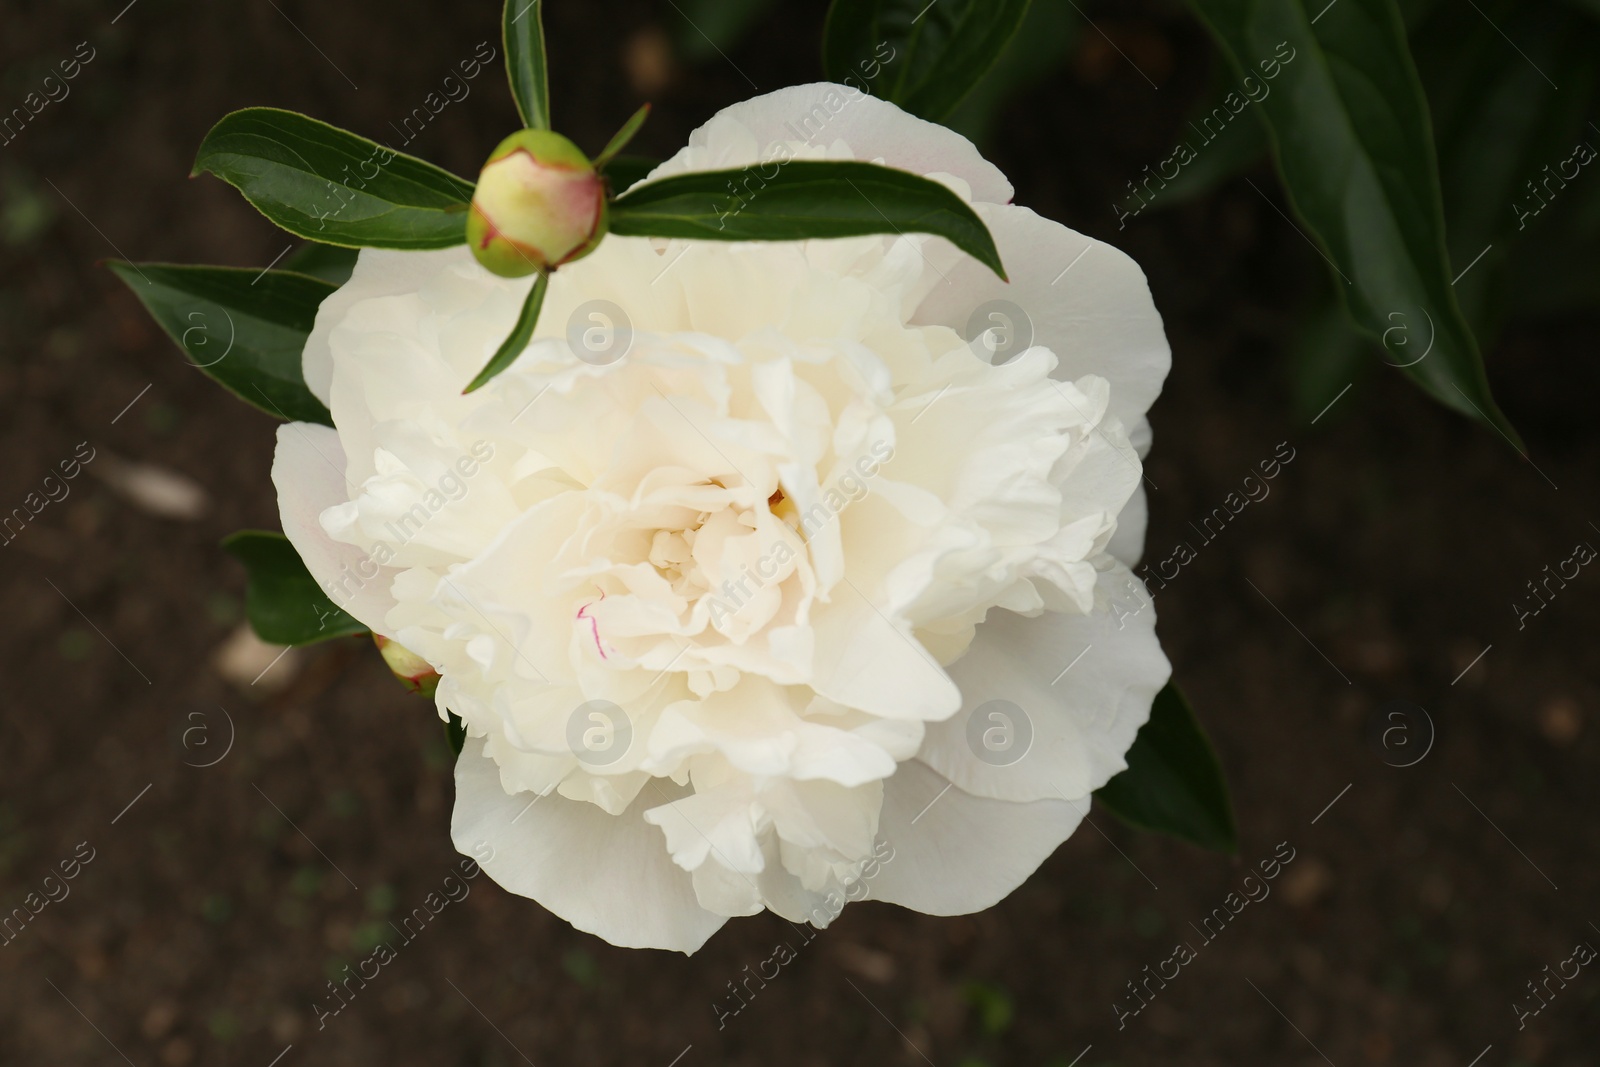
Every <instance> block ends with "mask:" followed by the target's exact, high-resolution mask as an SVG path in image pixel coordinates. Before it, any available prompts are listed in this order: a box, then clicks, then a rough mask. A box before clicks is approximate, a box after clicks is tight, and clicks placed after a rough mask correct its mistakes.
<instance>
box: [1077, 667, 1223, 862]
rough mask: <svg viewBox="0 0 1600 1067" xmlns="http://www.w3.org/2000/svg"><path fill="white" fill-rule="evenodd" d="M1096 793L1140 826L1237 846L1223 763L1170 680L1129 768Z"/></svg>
mask: <svg viewBox="0 0 1600 1067" xmlns="http://www.w3.org/2000/svg"><path fill="white" fill-rule="evenodd" d="M1094 795H1095V798H1096V799H1097V800H1099V801H1100V803H1102V804H1104V805H1105V806H1106V807H1107V808H1108V809H1109V810H1110V811H1111V813H1112V814H1114V815H1116V816H1117V818H1119V819H1121V820H1122V821H1123V822H1126V823H1128V824H1129V825H1131V826H1135V827H1138V828H1139V829H1141V830H1154V831H1156V832H1158V833H1164V834H1171V835H1172V836H1174V837H1179V838H1182V839H1183V840H1185V841H1188V842H1190V843H1192V844H1196V845H1199V846H1200V847H1201V848H1209V849H1215V850H1216V851H1218V852H1233V851H1235V850H1236V849H1237V848H1238V846H1239V840H1238V831H1237V830H1236V829H1235V828H1234V824H1233V806H1232V804H1230V803H1229V801H1228V785H1227V781H1226V780H1225V779H1224V778H1223V776H1222V767H1221V765H1220V764H1218V763H1217V755H1216V753H1215V752H1214V751H1212V748H1211V742H1210V741H1208V740H1206V735H1205V731H1203V730H1201V728H1200V723H1199V722H1198V721H1196V719H1195V717H1194V711H1193V710H1192V709H1190V707H1189V702H1188V701H1187V700H1185V699H1184V696H1183V693H1182V692H1180V691H1179V690H1178V687H1177V686H1176V685H1174V684H1172V683H1171V682H1168V683H1167V685H1166V687H1165V688H1164V689H1162V690H1161V692H1159V693H1157V694H1156V699H1155V704H1154V705H1153V706H1152V707H1151V708H1150V721H1149V722H1147V723H1145V724H1144V726H1143V727H1141V728H1140V730H1139V736H1138V737H1136V738H1134V740H1133V747H1132V748H1130V749H1129V750H1128V769H1127V770H1125V771H1123V772H1122V773H1121V774H1119V775H1117V776H1116V777H1115V778H1113V779H1111V781H1109V782H1107V783H1106V784H1105V785H1103V786H1101V787H1100V788H1099V789H1098V790H1096V791H1095V794H1094Z"/></svg>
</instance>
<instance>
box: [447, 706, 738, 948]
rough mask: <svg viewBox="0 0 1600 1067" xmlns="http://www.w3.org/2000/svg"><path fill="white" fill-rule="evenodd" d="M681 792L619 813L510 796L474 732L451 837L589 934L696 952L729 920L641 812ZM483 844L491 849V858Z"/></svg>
mask: <svg viewBox="0 0 1600 1067" xmlns="http://www.w3.org/2000/svg"><path fill="white" fill-rule="evenodd" d="M683 792H684V790H683V789H681V788H679V787H677V786H674V785H672V784H671V783H670V782H664V783H660V784H658V785H657V786H656V787H655V788H646V789H645V791H644V792H643V793H642V794H640V796H639V798H638V800H636V801H635V802H634V803H633V804H632V805H631V806H630V807H629V808H628V810H627V811H625V812H623V814H621V815H607V814H606V813H605V812H604V811H602V810H601V809H600V808H598V807H596V806H595V805H593V804H587V803H583V802H582V801H574V800H568V799H566V798H565V797H562V796H560V795H556V794H552V795H550V796H545V797H539V798H538V799H537V800H535V796H534V794H531V793H518V794H516V795H515V796H512V795H510V794H508V793H506V792H505V790H503V789H502V788H501V787H500V772H499V770H498V768H497V767H496V766H495V762H494V761H493V760H492V759H489V758H487V757H486V756H484V754H483V742H482V741H481V740H479V739H477V738H468V739H467V745H466V748H465V749H463V750H462V753H461V755H460V757H459V758H458V759H457V760H456V807H455V814H454V815H453V816H452V817H451V820H450V836H451V839H452V840H453V841H454V842H455V846H456V848H457V849H459V850H460V851H461V852H462V853H464V854H467V855H473V856H477V857H479V863H480V864H481V865H482V867H483V869H484V870H485V871H487V872H488V874H489V877H491V878H493V879H494V880H495V881H496V882H498V883H499V884H500V885H501V886H503V887H505V888H506V889H507V890H509V891H510V892H513V893H517V894H520V895H521V896H525V897H532V898H533V899H534V900H537V901H538V902H539V903H540V904H541V905H543V906H544V907H546V908H548V909H549V910H550V911H553V912H555V913H556V914H557V915H559V916H560V917H561V918H563V919H565V920H566V921H567V922H569V923H571V924H572V925H573V926H574V927H576V928H577V929H579V930H582V931H584V932H585V933H591V934H594V935H595V936H597V937H600V938H603V939H604V940H606V941H609V942H610V943H611V944H613V945H617V946H619V947H621V948H664V949H671V950H673V951H676V952H684V953H690V952H694V951H695V950H696V949H698V948H699V947H700V946H701V945H703V944H705V943H706V939H707V938H709V937H710V936H711V935H712V934H714V933H716V931H717V929H718V928H719V927H720V926H721V925H722V924H723V922H724V919H723V917H722V916H720V915H713V914H711V913H710V912H708V911H706V910H705V909H703V908H701V907H700V905H699V903H698V902H697V901H696V900H695V894H694V886H693V884H692V881H691V879H690V877H689V873H688V872H687V871H684V870H682V869H680V868H679V867H678V866H677V865H675V864H674V863H673V862H672V858H671V856H669V855H668V853H667V848H666V843H665V842H664V841H663V839H662V835H661V831H660V830H658V829H656V828H655V827H654V826H651V825H650V824H649V823H647V822H645V821H644V810H645V809H646V808H648V807H651V806H653V805H656V804H659V803H661V799H662V797H663V795H665V796H667V797H669V798H675V797H677V796H680V795H682V794H683ZM529 801H534V803H533V804H532V806H529ZM485 844H487V845H488V846H489V848H491V849H493V854H492V856H491V858H490V859H488V860H487V861H485V860H483V859H482V856H483V854H484V852H485V850H484V849H483V848H482V846H483V845H485Z"/></svg>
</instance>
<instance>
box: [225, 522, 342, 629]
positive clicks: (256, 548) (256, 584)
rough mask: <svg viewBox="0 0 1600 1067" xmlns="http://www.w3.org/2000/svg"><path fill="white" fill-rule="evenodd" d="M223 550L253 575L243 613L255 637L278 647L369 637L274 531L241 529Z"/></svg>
mask: <svg viewBox="0 0 1600 1067" xmlns="http://www.w3.org/2000/svg"><path fill="white" fill-rule="evenodd" d="M222 547H223V548H224V549H226V550H227V551H228V553H229V554H230V555H232V556H233V557H234V558H235V559H237V560H238V561H239V562H240V563H243V564H244V566H245V570H246V571H248V572H249V575H250V584H249V588H248V590H247V591H246V593H245V614H246V615H248V616H249V618H250V626H251V628H252V629H254V630H255V632H256V636H258V637H260V638H261V640H263V641H268V642H270V643H272V644H274V645H309V644H313V643H314V642H317V641H326V640H328V639H329V638H332V637H348V636H350V635H351V634H364V633H367V632H368V631H367V628H366V627H365V626H363V625H361V623H359V622H357V621H356V620H355V619H353V618H351V617H350V616H349V615H347V614H345V612H344V611H342V610H340V609H339V608H336V607H334V606H333V601H332V600H330V599H328V596H327V594H326V593H324V592H323V591H322V587H321V586H319V585H317V580H316V579H315V578H313V577H311V572H310V571H308V570H306V565H305V564H304V563H303V562H301V560H300V556H299V554H298V553H296V552H295V550H294V546H293V545H291V544H290V543H289V539H288V538H287V537H285V536H283V535H282V534H280V533H273V532H272V531H270V530H240V531H239V532H238V533H235V534H230V535H229V536H228V537H226V538H224V539H223V542H222Z"/></svg>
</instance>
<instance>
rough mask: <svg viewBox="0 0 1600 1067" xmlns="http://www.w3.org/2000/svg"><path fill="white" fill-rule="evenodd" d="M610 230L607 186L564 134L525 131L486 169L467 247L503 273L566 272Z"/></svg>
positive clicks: (503, 144) (474, 202) (492, 158)
mask: <svg viewBox="0 0 1600 1067" xmlns="http://www.w3.org/2000/svg"><path fill="white" fill-rule="evenodd" d="M605 233H606V191H605V182H604V180H603V179H602V178H601V177H600V175H599V174H598V173H597V172H596V171H595V169H594V164H593V163H591V162H590V161H589V159H588V157H586V156H585V155H584V154H583V153H582V152H581V151H579V150H578V146H577V145H575V144H573V143H572V142H571V141H569V140H567V139H566V138H565V137H563V136H561V135H560V134H559V133H552V132H551V131H549V130H519V131H517V132H516V133H514V134H512V135H511V136H510V137H507V138H506V139H505V140H504V141H501V142H500V147H498V148H496V149H495V150H494V154H493V155H491V156H490V157H489V162H487V163H485V164H484V165H483V173H481V174H480V175H479V176H478V188H477V191H476V192H474V193H473V196H472V209H471V211H470V212H469V213H468V215H467V244H468V246H469V247H471V249H472V254H473V255H474V256H476V257H477V260H478V262H479V263H482V264H483V265H484V266H485V267H487V268H488V269H489V270H490V271H492V272H494V273H495V274H498V275H500V276H501V277H503V278H520V277H522V276H524V275H527V274H532V273H533V272H534V271H539V270H548V269H550V268H552V267H559V266H560V265H561V264H563V263H567V262H570V261H571V260H574V259H577V258H579V257H580V256H584V255H587V254H588V253H589V252H591V251H592V250H593V249H594V247H595V245H597V244H599V243H600V239H601V238H602V237H604V236H605Z"/></svg>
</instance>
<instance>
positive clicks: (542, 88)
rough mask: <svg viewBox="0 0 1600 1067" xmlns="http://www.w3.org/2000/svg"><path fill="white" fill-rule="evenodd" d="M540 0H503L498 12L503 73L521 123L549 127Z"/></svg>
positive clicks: (546, 70)
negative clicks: (503, 7)
mask: <svg viewBox="0 0 1600 1067" xmlns="http://www.w3.org/2000/svg"><path fill="white" fill-rule="evenodd" d="M540 3H541V0H506V6H505V11H504V12H503V13H502V14H501V25H502V27H503V29H504V35H505V46H506V76H507V77H508V78H510V79H511V98H512V99H513V100H515V101H516V102H517V114H519V115H521V116H522V125H523V126H525V127H527V128H528V129H530V130H548V129H549V128H550V68H549V65H548V64H547V63H546V62H545V53H544V11H543V10H542V9H541V8H540V7H539V4H540Z"/></svg>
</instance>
